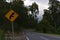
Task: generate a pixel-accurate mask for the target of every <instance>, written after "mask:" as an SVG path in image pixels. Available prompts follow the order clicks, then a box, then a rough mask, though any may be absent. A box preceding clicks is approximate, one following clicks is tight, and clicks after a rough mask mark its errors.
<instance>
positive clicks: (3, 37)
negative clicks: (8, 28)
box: [0, 30, 5, 40]
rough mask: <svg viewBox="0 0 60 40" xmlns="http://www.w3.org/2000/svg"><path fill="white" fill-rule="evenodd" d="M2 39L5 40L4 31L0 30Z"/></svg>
mask: <svg viewBox="0 0 60 40" xmlns="http://www.w3.org/2000/svg"><path fill="white" fill-rule="evenodd" d="M0 40H5V36H4V31H3V30H0Z"/></svg>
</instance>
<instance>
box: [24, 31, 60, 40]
mask: <svg viewBox="0 0 60 40" xmlns="http://www.w3.org/2000/svg"><path fill="white" fill-rule="evenodd" d="M24 34H25V36H26V38H27V40H60V36H57V35H52V34H51V35H50V34H43V33H37V32H32V31H24Z"/></svg>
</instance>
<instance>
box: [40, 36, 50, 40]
mask: <svg viewBox="0 0 60 40" xmlns="http://www.w3.org/2000/svg"><path fill="white" fill-rule="evenodd" d="M40 38H42V39H44V40H49V39H47V38H46V37H43V36H40Z"/></svg>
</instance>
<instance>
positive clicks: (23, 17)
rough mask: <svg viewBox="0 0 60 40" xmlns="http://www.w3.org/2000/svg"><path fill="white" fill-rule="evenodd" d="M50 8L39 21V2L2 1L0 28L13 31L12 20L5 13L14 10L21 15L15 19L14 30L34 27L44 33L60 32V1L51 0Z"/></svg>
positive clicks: (0, 4) (0, 2)
mask: <svg viewBox="0 0 60 40" xmlns="http://www.w3.org/2000/svg"><path fill="white" fill-rule="evenodd" d="M48 4H49V7H48V9H44V10H43V11H44V14H43V19H42V20H41V21H40V22H39V23H38V18H37V15H38V14H39V8H38V4H37V3H36V2H34V3H32V5H29V6H25V5H24V1H22V0H19V1H13V2H11V3H7V2H5V1H2V0H1V1H0V29H3V30H5V31H8V30H9V31H11V26H12V24H11V22H10V21H9V20H7V18H5V14H6V13H8V12H9V11H10V9H11V10H14V11H15V12H16V13H18V14H19V17H18V18H17V19H16V20H15V21H14V31H17V32H19V31H20V30H21V29H23V28H27V29H29V28H32V29H35V30H36V31H39V32H43V33H56V34H59V33H60V2H59V1H58V0H49V3H48Z"/></svg>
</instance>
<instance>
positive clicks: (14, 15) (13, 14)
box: [5, 10, 19, 22]
mask: <svg viewBox="0 0 60 40" xmlns="http://www.w3.org/2000/svg"><path fill="white" fill-rule="evenodd" d="M18 16H19V15H18V13H16V12H15V11H13V10H10V11H9V12H8V13H7V14H6V15H5V17H6V18H7V19H8V20H9V21H11V22H13V21H14V20H15V19H16V18H17V17H18Z"/></svg>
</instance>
